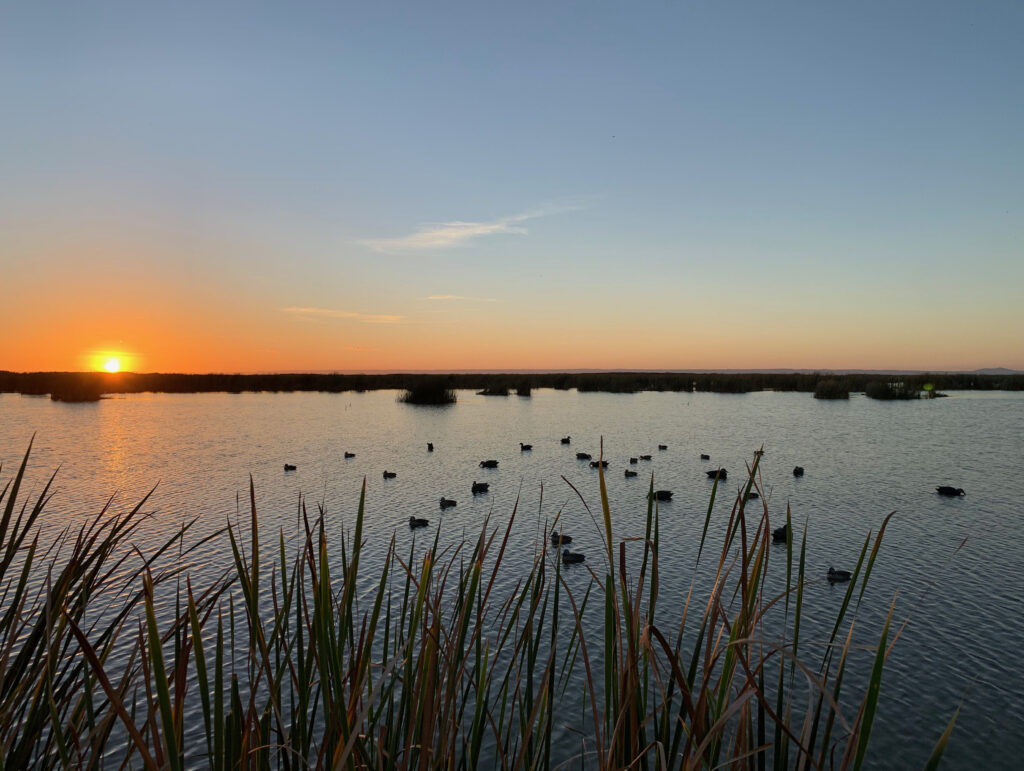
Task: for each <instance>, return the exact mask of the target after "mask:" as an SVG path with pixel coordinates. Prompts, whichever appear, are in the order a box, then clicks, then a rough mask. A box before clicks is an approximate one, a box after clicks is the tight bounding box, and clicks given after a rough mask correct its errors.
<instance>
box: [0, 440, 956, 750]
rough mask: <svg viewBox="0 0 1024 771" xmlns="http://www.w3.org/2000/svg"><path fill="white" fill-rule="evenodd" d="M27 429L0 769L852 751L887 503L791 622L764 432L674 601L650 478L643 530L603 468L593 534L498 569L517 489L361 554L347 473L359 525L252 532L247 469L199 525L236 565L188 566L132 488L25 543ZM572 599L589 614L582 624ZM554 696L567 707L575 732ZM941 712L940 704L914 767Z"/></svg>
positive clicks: (1, 558)
mask: <svg viewBox="0 0 1024 771" xmlns="http://www.w3.org/2000/svg"><path fill="white" fill-rule="evenodd" d="M30 454H31V445H30V446H29V449H28V451H27V452H26V454H25V459H24V461H23V462H22V464H21V466H20V468H19V469H18V471H17V472H16V474H15V475H14V477H13V478H12V479H10V480H9V481H8V482H7V483H6V485H0V509H2V511H3V516H2V518H0V592H2V593H3V596H4V597H5V598H6V601H5V604H4V607H5V608H6V610H5V611H4V612H3V613H2V614H0V648H2V649H3V650H4V651H5V655H4V656H2V657H0V753H2V760H3V767H5V768H25V767H29V766H41V767H62V768H72V767H73V768H97V767H103V766H106V765H111V766H117V765H119V764H123V765H129V766H131V767H144V768H148V769H158V768H160V769H163V768H169V769H175V770H177V769H182V768H185V767H191V766H196V765H199V764H202V765H205V766H208V767H210V768H215V769H230V768H305V767H314V768H328V767H329V768H346V769H356V768H372V769H382V768H398V769H407V768H476V767H478V766H490V767H499V766H500V767H503V768H520V767H522V768H540V769H548V768H552V767H555V766H559V765H564V764H566V763H568V764H570V765H571V766H572V767H580V766H582V767H587V768H609V769H611V768H625V767H637V768H640V767H643V768H662V769H697V768H701V769H711V768H718V767H722V766H730V767H733V766H736V767H748V766H749V767H751V768H754V767H757V768H765V767H771V768H777V769H781V768H791V767H792V768H811V767H814V768H825V767H829V768H851V769H858V768H860V767H861V766H862V764H863V763H864V761H865V759H866V758H867V757H868V756H869V739H870V735H871V728H872V723H873V721H874V719H875V715H876V710H877V707H878V699H879V690H880V683H881V680H882V677H883V671H884V667H885V662H886V659H887V657H888V655H889V653H890V651H891V650H892V647H893V645H895V644H897V640H898V637H899V635H900V631H901V628H900V624H899V623H898V622H897V621H894V619H893V615H894V607H895V599H894V600H893V604H892V605H890V607H889V610H888V614H887V617H886V618H885V621H884V623H883V624H882V625H881V626H882V628H881V630H880V631H879V630H877V629H876V630H874V631H872V632H869V633H867V634H866V635H865V634H864V633H862V634H860V635H858V637H857V640H856V641H855V640H854V624H855V618H856V616H857V611H858V608H859V606H860V603H861V601H862V599H864V596H865V588H866V586H867V584H868V581H869V579H870V576H871V571H872V567H873V566H874V563H875V558H876V556H877V554H878V551H879V548H880V547H881V544H882V539H883V535H884V532H885V528H886V524H887V523H888V520H889V518H886V520H885V522H884V523H883V524H882V526H881V527H880V529H879V530H878V532H877V533H870V532H869V533H868V534H867V536H866V538H865V539H864V542H863V545H862V547H861V549H860V556H859V559H858V560H857V562H856V564H855V565H850V567H851V568H852V571H851V573H852V575H851V576H849V580H848V582H847V583H846V585H845V592H844V593H843V594H842V600H841V601H839V599H838V597H837V603H836V610H835V618H834V625H832V624H831V622H830V624H829V625H830V626H831V627H832V632H831V635H830V636H829V637H828V638H827V639H822V640H813V639H805V636H806V635H804V636H802V635H801V613H802V603H803V596H804V589H805V585H806V584H807V583H809V582H815V581H823V580H825V577H824V576H810V575H806V573H805V569H806V567H807V565H808V564H811V563H812V562H814V560H813V559H812V558H809V557H808V556H807V554H806V552H807V536H806V524H805V523H800V522H797V521H794V520H793V519H792V517H791V514H790V512H789V511H788V510H787V512H786V516H785V525H786V538H785V543H784V544H783V543H779V544H773V538H772V530H773V525H778V524H779V523H778V522H772V521H770V519H769V514H768V507H767V505H766V504H764V502H763V498H762V500H760V501H754V500H753V499H752V498H751V496H750V494H751V492H754V491H757V490H759V489H760V488H761V487H762V481H761V477H760V473H759V461H760V458H761V453H760V452H757V453H755V454H754V456H753V459H752V461H751V462H749V463H748V466H747V469H748V474H747V478H746V482H745V484H743V485H742V486H741V487H740V489H739V491H738V492H737V495H736V498H735V499H734V500H733V503H732V507H731V512H730V515H729V517H728V520H727V522H724V523H723V522H719V521H715V522H714V523H713V522H712V517H711V511H712V507H713V504H714V499H715V495H716V492H717V491H718V484H717V482H716V483H715V486H714V488H713V489H712V492H711V495H710V503H709V505H708V509H707V515H706V517H705V518H704V523H703V535H702V536H701V539H700V551H699V553H698V556H697V558H696V563H695V565H694V572H695V578H694V583H693V585H692V586H691V589H690V596H688V597H687V598H685V602H684V601H683V599H684V598H679V597H662V596H660V595H659V569H660V568H659V537H660V536H659V511H658V507H657V504H656V503H655V502H654V495H653V494H652V495H650V496H649V498H648V504H647V505H646V521H645V525H643V526H642V527H643V532H642V533H641V532H637V533H630V534H624V533H619V532H613V526H612V522H613V517H612V513H611V511H610V507H609V503H608V496H607V492H606V489H605V482H604V473H603V471H599V476H598V485H599V494H600V507H599V508H597V509H596V510H595V511H594V513H593V527H594V528H595V530H596V532H597V533H598V534H599V535H600V542H601V543H603V548H602V549H601V550H600V551H598V552H595V553H591V554H588V555H587V561H586V563H585V564H582V565H573V566H563V564H562V562H563V560H561V559H559V549H558V548H557V547H554V546H547V545H546V544H544V543H541V544H538V545H537V547H536V549H535V551H534V559H533V562H532V568H530V570H529V572H528V573H527V574H525V575H523V576H521V577H520V579H519V582H518V583H517V584H515V585H514V586H513V587H512V588H511V589H509V588H505V589H502V588H501V587H503V586H506V584H503V583H502V582H500V581H498V580H497V578H498V576H499V574H500V573H501V569H502V560H503V556H504V554H505V553H506V548H507V547H508V544H509V536H510V533H511V532H512V526H513V523H514V522H515V520H516V517H517V516H520V517H521V516H523V515H522V514H520V513H519V512H518V511H517V508H515V507H514V508H513V509H512V511H511V512H509V513H508V521H507V522H504V521H498V520H497V519H495V520H491V519H488V520H485V521H484V522H482V523H481V527H480V530H479V532H478V534H476V535H469V536H468V537H467V539H466V540H465V541H464V542H463V543H462V544H461V545H457V546H455V547H446V548H441V547H440V546H439V540H438V536H436V535H435V536H434V538H433V540H432V542H431V539H430V538H429V537H428V538H427V539H425V540H424V541H423V542H422V543H421V544H420V547H421V548H420V549H418V550H417V549H416V548H415V547H413V548H412V550H411V551H409V552H408V553H406V554H403V553H400V552H399V550H398V548H397V547H396V541H395V538H394V537H392V540H391V543H390V546H389V547H388V549H387V552H386V556H385V560H384V564H383V567H382V568H380V569H379V570H380V573H379V574H378V573H377V572H376V570H373V571H368V569H367V568H366V567H365V564H366V563H365V562H361V553H362V550H363V548H364V535H363V519H364V503H365V497H366V486H365V483H364V485H363V490H362V492H361V494H360V500H359V506H358V509H357V514H356V518H355V523H354V527H353V528H352V530H346V531H344V532H333V531H330V532H329V528H328V527H327V525H326V523H325V518H324V512H323V509H322V508H319V511H318V513H317V512H314V513H313V514H312V515H310V514H309V513H308V512H307V511H306V508H305V505H304V504H303V505H302V507H301V511H302V513H303V517H302V525H301V527H300V533H302V532H304V536H303V535H301V534H300V537H299V538H298V541H297V542H295V541H294V540H288V541H286V538H285V535H284V533H283V532H282V533H281V534H280V535H277V536H276V537H271V538H270V539H269V542H267V543H264V542H263V541H261V538H262V537H264V536H266V535H267V534H266V533H261V532H260V528H259V527H258V522H259V515H258V506H257V496H256V492H255V490H254V489H253V486H252V483H251V481H250V497H249V511H248V512H247V514H246V515H245V516H242V517H240V518H239V520H238V521H235V522H229V523H228V524H227V526H226V528H225V529H224V530H221V531H219V533H217V534H216V536H219V537H226V539H227V540H228V541H229V542H230V549H231V554H232V555H233V559H229V560H228V563H229V567H228V568H227V570H226V571H225V572H224V573H223V575H222V577H221V578H219V579H216V580H211V581H209V585H196V584H194V583H193V577H191V576H189V575H188V574H187V573H186V572H185V571H184V569H183V568H182V567H181V566H182V565H183V564H187V560H186V559H185V558H186V557H187V556H188V554H189V553H190V552H191V550H192V549H195V548H196V547H197V546H199V545H201V544H202V543H203V542H204V541H205V540H207V539H203V540H200V541H199V543H192V541H194V540H195V539H193V538H191V537H190V527H191V525H192V524H193V523H194V520H193V522H192V523H184V524H182V526H181V527H180V529H179V530H178V531H177V532H175V533H172V534H170V535H169V536H168V539H167V541H166V543H165V545H164V546H163V547H162V548H160V549H157V550H156V551H147V552H146V553H145V554H143V552H141V551H138V550H135V549H133V548H132V538H133V534H134V533H135V531H136V528H138V527H139V524H140V522H141V521H142V520H143V519H144V518H145V516H146V515H145V514H144V513H143V512H142V507H143V506H144V505H145V503H146V500H145V499H144V500H143V501H142V502H140V503H139V505H138V506H136V507H135V508H134V509H133V510H132V511H130V512H127V513H123V514H117V513H114V512H110V511H107V510H104V511H101V512H100V513H99V514H98V515H96V516H94V517H86V518H85V519H84V520H83V521H84V524H82V525H81V526H80V528H77V529H76V528H72V527H70V526H69V528H68V529H66V530H64V531H63V533H62V534H61V535H59V536H57V537H56V539H55V540H54V542H53V543H49V542H41V535H40V533H39V531H38V528H37V527H36V523H37V521H38V520H39V517H40V516H41V515H42V514H43V512H44V509H45V508H46V506H47V505H48V502H49V500H50V489H51V488H50V485H49V484H47V485H46V486H44V487H43V490H42V492H41V493H40V494H39V496H38V498H37V499H36V500H35V501H34V502H32V501H23V500H19V496H20V495H21V487H22V482H23V481H24V475H25V471H26V467H27V466H28V461H29V456H30ZM50 481H51V483H52V481H53V479H52V478H51V480H50ZM653 490H654V484H653V480H652V483H651V492H652V493H653ZM22 497H23V496H22ZM147 498H148V496H147ZM18 512H20V513H18ZM15 513H18V514H17V516H14V514H15ZM891 516H892V515H890V517H891ZM561 527H562V524H561V522H560V521H559V519H558V517H557V516H556V517H555V519H554V521H549V522H546V523H545V529H544V533H545V534H546V533H547V532H548V531H552V532H555V531H557V532H559V533H560V532H561ZM712 527H713V528H714V529H715V530H717V529H718V528H722V527H724V531H723V532H722V533H721V535H722V546H721V547H720V551H719V547H713V548H712V547H711V543H713V542H717V540H715V541H706V539H707V537H708V532H709V528H712ZM712 532H713V531H712ZM212 537H215V536H210V538H212ZM543 540H545V541H546V537H545V538H544V539H543ZM328 544H330V545H331V546H330V548H329V547H328ZM705 546H708V548H707V549H706V550H705ZM339 550H340V555H339V554H338V551H339ZM339 557H340V559H339ZM40 571H42V572H43V573H44V574H46V575H47V580H46V581H45V582H44V583H43V584H42V585H40V584H39V583H38V582H33V581H30V580H28V579H29V577H30V576H34V575H38V574H39V573H40ZM569 571H576V574H575V575H573V576H571V578H572V580H571V581H570V580H569V577H567V574H568V573H569ZM369 572H372V574H371V575H367V574H368V573H369ZM588 572H589V574H590V575H589V576H588V575H587V573H588ZM769 572H771V575H772V576H773V581H772V582H771V583H772V584H779V585H780V586H781V587H782V590H781V593H779V591H769V590H768V588H767V586H768V582H767V579H766V576H768V575H769ZM697 575H700V576H702V577H703V578H707V579H711V580H710V581H708V582H707V584H706V585H707V586H710V587H713V588H712V589H711V591H710V592H709V593H708V594H707V596H705V594H704V592H703V591H702V590H701V589H699V587H700V586H704V585H705V582H704V581H703V580H701V581H698V580H697ZM782 576H784V577H785V583H784V584H783V583H780V582H781V577H782ZM361 579H363V580H361ZM365 579H370V582H369V583H367V581H366V580H365ZM371 584H372V588H370V589H369V590H367V589H366V588H365V587H367V586H370V585H371ZM33 587H34V588H33ZM360 587H364V588H362V589H361V588H360ZM588 606H590V607H591V608H592V611H591V613H590V614H589V617H594V616H595V615H596V616H597V617H598V618H600V619H603V623H602V622H599V623H598V625H597V626H596V627H593V626H591V627H586V626H585V625H584V624H583V623H582V618H583V617H584V615H585V614H587V608H588ZM662 606H664V609H662V610H661V611H660V612H658V613H656V610H657V609H659V608H661V607H662ZM158 607H159V608H161V611H160V617H159V618H158V612H157V608H158ZM861 623H863V622H861ZM237 652H241V654H242V656H241V660H240V663H239V660H236V659H235V657H234V655H235V653H237ZM855 656H856V657H859V656H864V657H867V660H870V661H873V665H872V667H871V668H870V674H869V675H868V676H867V678H866V682H858V681H857V680H855V679H854V678H853V677H852V675H850V673H849V671H847V664H848V662H849V661H850V660H851V659H852V658H853V657H855ZM573 673H575V674H576V675H577V676H579V677H582V682H583V686H582V688H580V687H579V685H578V683H579V682H580V680H579V679H577V680H575V681H573V680H571V676H572V675H573ZM844 674H845V675H846V677H845V679H844ZM858 680H859V678H858ZM570 682H574V683H576V685H574V686H573V688H572V689H570V686H569V684H570ZM922 687H924V686H923V685H922ZM567 690H569V693H568V697H569V698H570V700H573V699H575V703H576V704H577V707H575V708H574V709H573V710H572V711H571V712H570V713H567V712H566V711H565V708H564V707H563V706H562V705H563V703H564V700H565V699H566V697H567ZM840 691H842V693H841V695H840ZM570 714H571V715H573V716H574V717H570ZM566 720H578V721H579V728H572V729H570V731H569V734H568V736H569V737H570V738H568V739H566V738H565V737H566V733H565V728H566V727H567V726H566V725H565V721H566ZM955 720H956V713H955V712H954V713H953V716H952V719H950V721H949V723H948V724H947V725H946V727H945V730H944V731H943V730H942V728H941V726H935V736H936V739H937V741H936V744H935V745H934V749H933V751H932V753H931V756H930V757H929V758H927V759H924V758H922V761H923V762H924V761H926V763H927V765H926V767H927V768H935V767H937V765H938V763H939V761H940V759H941V756H942V753H943V751H944V749H945V746H946V743H947V741H948V739H949V737H950V734H951V733H952V730H953V727H954V724H955ZM190 721H191V722H190ZM118 737H120V738H118ZM188 737H191V738H188ZM558 737H563V738H558ZM573 737H574V738H573ZM565 742H569V743H571V746H567V745H566V744H565Z"/></svg>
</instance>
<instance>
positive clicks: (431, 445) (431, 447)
mask: <svg viewBox="0 0 1024 771" xmlns="http://www.w3.org/2000/svg"><path fill="white" fill-rule="evenodd" d="M433 451H434V443H433V442H427V452H433Z"/></svg>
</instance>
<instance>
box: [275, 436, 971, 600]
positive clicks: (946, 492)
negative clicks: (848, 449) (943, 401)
mask: <svg viewBox="0 0 1024 771" xmlns="http://www.w3.org/2000/svg"><path fill="white" fill-rule="evenodd" d="M559 441H560V442H561V443H562V444H571V443H572V437H571V436H563V437H562V438H561V440H559ZM532 449H533V445H532V444H524V443H523V442H520V443H519V451H520V452H529V451H531V450H532ZM667 449H668V445H667V444H659V445H658V450H667ZM433 451H434V443H433V442H427V452H433ZM758 452H759V453H760V451H758ZM354 457H356V454H355V453H354V452H348V451H346V452H345V459H346V460H348V459H350V458H354ZM650 459H651V456H650V455H637V456H634V457H631V458H630V459H629V463H630V465H636V464H637V463H639V462H640V461H642V460H643V461H649V460H650ZM700 459H701V460H711V456H710V455H708V454H706V453H701V456H700ZM576 460H582V461H589V462H590V467H591V468H598V467H599V466H600V467H601V468H608V461H606V460H593V457H592V456H591V455H590V453H586V452H578V453H576ZM297 468H298V466H296V465H295V464H293V463H285V464H284V470H285V471H295V470H296V469H297ZM480 468H483V469H495V468H498V461H496V460H482V461H480ZM704 473H705V474H707V477H708V479H714V480H716V481H717V480H723V481H724V480H726V479H728V478H729V474H728V472H727V471H726V470H725V468H721V467H720V468H716V469H710V470H708V471H705V472H704ZM636 475H637V472H636V471H633V470H631V469H628V468H627V469H626V477H627V478H629V477H635V476H636ZM803 475H804V467H803V466H794V467H793V476H795V477H802V476H803ZM397 476H398V473H397V472H395V471H388V470H387V469H385V470H384V479H394V478H396V477H397ZM489 489H490V484H489V483H487V482H477V481H476V480H474V481H473V485H472V488H471V492H472V493H473V495H483V494H485V493H487V492H488V490H489ZM935 491H936V492H937V493H938V494H939V495H941V496H943V497H945V498H958V497H960V496H963V495H966V493H965V492H964V489H963V488H962V487H952V486H950V485H939V486H938V487H936V488H935ZM652 496H653V498H654V500H656V501H670V500H672V491H671V490H655V491H654V492H653V493H652ZM759 497H760V496H759V495H758V493H757V492H756V491H754V490H751V491H750V492H749V493H748V495H747V499H748V500H754V499H756V498H759ZM457 505H458V503H457V502H456V501H455V500H453V499H452V498H445V497H444V496H441V511H444V510H445V509H450V508H452V507H453V506H457ZM429 525H430V520H429V519H424V518H422V517H412V516H411V517H409V529H411V530H416V529H417V528H421V527H428V526H429ZM788 540H789V524H788V523H787V524H785V525H783V526H782V527H777V528H775V529H774V530H772V543H786V542H787V541H788ZM571 543H572V536H571V535H565V534H564V533H561V532H558V531H557V530H552V531H551V545H552V546H553V547H555V548H559V547H563V550H562V564H563V565H576V564H579V563H581V562H583V561H584V560H586V556H585V555H584V554H583V553H582V552H574V551H570V550H569V549H568V548H567V547H568V546H569V545H570V544H571ZM850 578H851V574H850V571H849V570H836V569H835V568H833V567H829V569H828V580H829V583H836V582H842V581H849V580H850Z"/></svg>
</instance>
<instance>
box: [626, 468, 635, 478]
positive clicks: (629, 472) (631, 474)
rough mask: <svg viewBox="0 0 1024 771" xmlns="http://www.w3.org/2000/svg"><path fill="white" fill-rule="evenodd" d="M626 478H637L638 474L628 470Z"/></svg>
mask: <svg viewBox="0 0 1024 771" xmlns="http://www.w3.org/2000/svg"><path fill="white" fill-rule="evenodd" d="M626 476H627V477H635V476H636V472H635V471H630V470H629V469H626Z"/></svg>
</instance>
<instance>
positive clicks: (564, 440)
mask: <svg viewBox="0 0 1024 771" xmlns="http://www.w3.org/2000/svg"><path fill="white" fill-rule="evenodd" d="M571 441H572V437H571V436H563V437H562V444H569V442H571Z"/></svg>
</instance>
